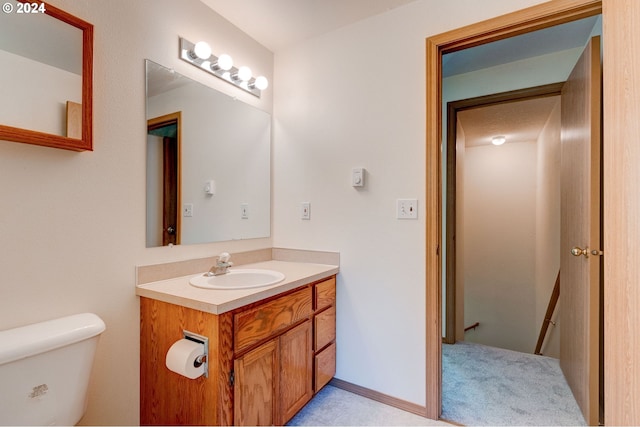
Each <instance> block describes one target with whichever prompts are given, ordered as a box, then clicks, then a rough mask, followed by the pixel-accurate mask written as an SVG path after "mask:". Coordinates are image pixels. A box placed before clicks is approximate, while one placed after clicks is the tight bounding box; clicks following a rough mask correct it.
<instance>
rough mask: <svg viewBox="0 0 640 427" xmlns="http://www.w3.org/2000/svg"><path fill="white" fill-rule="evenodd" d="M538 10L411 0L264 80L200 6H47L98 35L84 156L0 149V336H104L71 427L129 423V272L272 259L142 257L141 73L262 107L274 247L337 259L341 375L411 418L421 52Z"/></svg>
mask: <svg viewBox="0 0 640 427" xmlns="http://www.w3.org/2000/svg"><path fill="white" fill-rule="evenodd" d="M541 2H542V1H541V0H514V1H511V2H504V1H502V0H487V1H483V2H482V3H479V2H477V1H475V0H457V1H450V2H446V3H443V2H440V1H435V0H418V1H416V2H414V3H411V4H409V5H407V6H405V7H403V8H400V9H398V10H393V11H390V12H388V13H386V14H383V15H380V16H377V17H373V18H371V19H368V20H366V21H363V22H360V23H358V24H355V25H351V26H348V27H345V28H342V29H340V30H337V31H335V32H332V33H330V34H327V35H326V36H322V37H318V38H316V39H313V40H309V41H307V42H305V43H303V44H301V45H300V46H297V47H293V48H291V49H289V50H287V51H285V52H281V53H278V55H277V58H276V65H275V68H276V72H277V75H276V76H275V79H274V76H273V55H272V53H271V52H269V51H268V50H266V49H265V48H264V47H263V46H261V45H260V44H259V43H257V42H255V41H253V40H251V39H250V38H249V37H248V36H246V35H245V34H243V33H241V32H240V31H239V30H238V29H237V28H236V27H234V26H233V25H231V24H230V23H229V22H227V21H225V20H224V19H222V18H220V17H219V16H218V15H216V14H215V13H213V12H211V11H210V10H208V9H207V8H206V7H205V6H204V5H203V4H202V3H201V2H199V1H196V0H188V1H180V2H177V1H172V0H137V1H135V2H131V1H126V0H108V1H107V0H91V1H90V0H52V1H51V3H52V4H53V5H55V6H58V7H61V8H63V9H65V10H67V11H69V12H70V13H73V14H75V15H77V16H79V17H80V18H82V19H85V20H87V21H89V22H91V23H93V24H94V25H95V43H94V47H95V49H94V54H95V59H94V111H93V112H94V151H93V152H88V153H73V152H67V151H63V150H55V149H50V148H44V147H37V146H30V145H25V144H17V143H13V142H0V192H1V193H2V201H1V202H0V210H1V211H2V219H1V220H0V235H1V236H2V243H3V245H2V248H3V249H2V252H1V253H0V271H1V272H2V276H1V277H2V279H1V282H0V289H1V291H2V298H1V299H0V328H2V329H6V328H11V327H14V326H19V325H24V324H27V323H32V322H37V321H42V320H46V319H50V318H54V317H58V316H63V315H67V314H72V313H78V312H83V311H92V312H95V313H97V314H98V315H100V316H101V317H102V318H103V319H104V320H105V322H106V324H107V331H106V332H105V333H104V335H103V336H102V338H101V341H100V345H99V349H98V354H97V356H96V363H95V369H94V372H93V377H92V385H91V395H90V403H89V408H88V412H87V415H86V417H85V419H84V420H83V423H84V424H94V425H95V424H120V425H135V424H137V423H138V421H139V414H138V403H139V400H138V397H139V396H138V393H139V392H138V381H139V380H138V377H139V365H138V364H139V345H138V340H139V337H138V333H139V311H138V300H137V298H136V297H135V290H134V284H135V278H134V266H135V265H137V264H151V263H161V262H167V261H175V260H181V259H189V258H197V257H203V256H210V255H213V254H216V253H218V252H220V251H221V250H228V251H230V252H234V251H240V250H249V249H254V248H262V247H268V246H270V245H271V244H272V239H269V238H267V239H257V240H249V241H234V242H224V243H219V244H203V245H195V246H185V247H173V248H153V249H146V248H145V146H146V144H145V141H146V126H145V92H144V91H145V82H144V75H145V73H144V59H145V58H149V59H151V60H153V61H155V62H158V63H160V64H163V65H165V66H168V67H171V68H175V69H176V70H177V71H178V72H180V73H181V74H184V75H187V76H189V77H191V78H193V79H196V80H199V81H201V82H204V83H206V84H207V85H209V86H212V87H215V88H218V89H219V90H221V91H223V92H225V93H228V94H230V95H232V96H237V97H238V98H239V99H241V100H244V101H245V102H248V103H250V104H252V105H255V106H257V107H259V108H261V109H263V110H265V111H269V112H271V109H272V107H273V110H274V113H275V115H276V117H275V123H274V124H275V129H274V135H275V138H276V140H275V145H274V149H273V150H274V160H273V162H274V171H273V180H274V182H275V188H274V189H273V193H274V197H273V202H272V203H273V211H274V216H275V217H274V219H273V224H274V227H273V235H274V237H273V243H275V244H277V245H279V246H288V247H294V248H295V247H302V248H312V249H332V250H339V251H340V252H341V255H342V256H341V260H342V270H341V274H340V276H339V280H338V298H339V302H338V377H339V378H341V379H344V380H346V381H351V382H354V383H356V384H358V385H362V386H364V387H370V388H372V389H374V390H378V391H380V392H383V393H387V394H390V395H392V396H396V397H399V398H402V399H406V400H409V401H412V402H416V403H418V404H421V405H422V404H424V402H425V391H424V390H425V380H424V378H425V375H424V365H425V352H424V348H425V340H424V336H425V334H424V317H425V308H424V307H425V303H424V286H425V275H424V212H423V211H421V213H420V218H419V219H418V220H417V221H398V220H396V219H394V214H395V206H394V205H395V199H396V198H399V197H417V198H418V199H419V200H420V202H421V205H420V207H421V209H423V204H422V201H423V194H424V191H425V186H424V183H425V169H424V164H425V162H424V144H425V129H424V117H425V108H424V106H425V85H424V82H425V69H424V67H425V60H424V58H425V48H424V47H425V38H426V37H428V36H430V35H434V34H438V33H441V32H443V31H446V30H450V29H454V28H457V27H460V26H463V25H467V24H471V23H474V22H477V21H481V20H484V19H487V18H490V17H493V16H497V15H500V14H502V13H506V12H509V11H513V10H516V9H520V8H523V7H526V6H529V5H533V4H536V3H541ZM178 36H184V37H186V38H188V39H190V40H199V39H206V40H208V41H210V42H211V44H212V45H213V50H214V53H219V51H218V49H224V51H227V52H229V53H230V54H232V55H233V56H234V59H235V60H236V61H237V62H238V63H247V64H248V65H250V66H251V68H252V69H253V70H254V71H255V72H256V73H260V74H264V75H266V76H267V78H269V80H270V81H272V82H273V85H271V88H272V89H268V90H267V91H265V94H264V95H263V98H262V99H260V100H258V99H257V98H255V97H253V96H252V95H250V94H247V93H244V92H240V91H238V90H237V89H235V88H232V87H230V85H228V84H227V83H225V82H223V81H221V80H219V79H217V78H215V77H213V76H209V75H203V73H202V71H200V70H197V69H195V68H193V67H191V66H190V65H189V64H186V63H184V62H183V61H181V60H179V59H178ZM385 58H386V59H388V60H389V61H391V62H390V63H389V62H387V60H386V59H385ZM390 64H395V65H390ZM397 76H399V77H400V78H397ZM272 96H273V98H272ZM272 102H274V105H272ZM353 166H363V167H365V168H367V170H368V171H369V174H368V175H367V179H368V185H367V187H366V188H365V189H364V190H363V191H356V190H354V189H353V188H351V187H350V185H349V182H350V179H349V178H350V177H349V175H350V170H351V168H352V167H353ZM300 201H311V203H312V205H311V206H312V209H311V210H312V213H311V221H304V222H303V221H300V220H299V217H298V207H299V206H298V204H299V202H300Z"/></svg>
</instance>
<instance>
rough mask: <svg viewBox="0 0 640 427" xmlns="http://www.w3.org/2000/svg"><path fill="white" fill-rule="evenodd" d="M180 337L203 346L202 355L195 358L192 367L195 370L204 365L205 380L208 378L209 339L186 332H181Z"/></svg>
mask: <svg viewBox="0 0 640 427" xmlns="http://www.w3.org/2000/svg"><path fill="white" fill-rule="evenodd" d="M182 336H183V337H184V338H185V339H187V340H190V341H194V342H197V343H200V344H202V345H203V346H204V353H203V354H201V355H200V356H198V357H197V358H196V360H195V361H194V362H193V365H194V366H195V367H196V368H199V367H200V366H202V365H204V376H205V378H209V338H207V337H205V336H202V335H198V334H196V333H193V332H189V331H186V330H183V331H182Z"/></svg>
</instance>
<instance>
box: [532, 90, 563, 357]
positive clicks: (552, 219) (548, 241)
mask: <svg viewBox="0 0 640 427" xmlns="http://www.w3.org/2000/svg"><path fill="white" fill-rule="evenodd" d="M536 145H537V147H538V154H537V157H538V168H537V172H536V175H537V184H536V187H537V195H536V297H535V302H536V303H535V306H536V326H537V333H538V334H539V333H540V327H541V326H542V322H543V321H544V316H545V313H546V311H547V306H548V304H549V298H550V297H551V293H552V291H553V285H554V284H555V281H556V276H557V275H558V271H559V269H560V99H558V102H557V104H556V105H555V107H554V108H553V111H552V112H551V114H550V116H549V120H548V121H547V123H546V124H545V127H544V129H543V130H542V132H541V133H540V136H539V137H538V142H537V144H536ZM559 310H560V302H559V301H558V304H557V305H556V310H555V312H554V315H553V317H552V320H553V321H554V322H556V326H553V325H549V330H548V331H547V338H546V340H545V342H544V345H543V347H542V354H544V355H545V356H551V357H556V358H557V357H560V324H559V323H558V322H559V316H558V313H559Z"/></svg>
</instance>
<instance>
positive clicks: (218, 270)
mask: <svg viewBox="0 0 640 427" xmlns="http://www.w3.org/2000/svg"><path fill="white" fill-rule="evenodd" d="M229 259H231V255H229V253H228V252H222V253H221V254H220V255H218V257H217V258H216V263H215V264H214V265H213V267H211V269H210V270H209V271H208V272H207V273H204V275H205V276H208V277H211V276H220V275H221V274H227V273H228V271H227V269H228V268H229V267H231V266H232V265H233V263H232V262H231V261H229Z"/></svg>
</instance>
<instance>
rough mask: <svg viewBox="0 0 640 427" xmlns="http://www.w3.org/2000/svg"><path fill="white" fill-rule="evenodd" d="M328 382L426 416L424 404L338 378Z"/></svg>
mask: <svg viewBox="0 0 640 427" xmlns="http://www.w3.org/2000/svg"><path fill="white" fill-rule="evenodd" d="M329 384H330V385H332V386H334V387H337V388H340V389H342V390H346V391H348V392H351V393H353V394H357V395H360V396H363V397H366V398H368V399H371V400H375V401H376V402H380V403H384V404H385V405H389V406H393V407H394V408H398V409H402V410H403V411H407V412H411V413H412V414H416V415H420V416H421V417H425V418H426V417H427V408H426V407H425V406H420V405H417V404H415V403H411V402H407V401H406V400H402V399H398V398H397V397H393V396H389V395H386V394H384V393H380V392H378V391H375V390H371V389H368V388H365V387H362V386H359V385H356V384H352V383H350V382H347V381H343V380H341V379H338V378H333V379H332V380H331V381H330V382H329Z"/></svg>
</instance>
